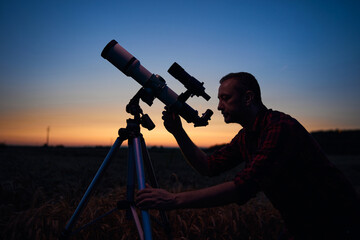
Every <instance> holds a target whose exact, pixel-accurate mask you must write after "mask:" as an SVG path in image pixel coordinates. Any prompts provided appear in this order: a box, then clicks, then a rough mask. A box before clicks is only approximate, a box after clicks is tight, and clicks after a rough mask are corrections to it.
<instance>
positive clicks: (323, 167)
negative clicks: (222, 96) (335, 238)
mask: <svg viewBox="0 0 360 240" xmlns="http://www.w3.org/2000/svg"><path fill="white" fill-rule="evenodd" d="M242 162H245V167H244V169H243V170H242V171H241V172H239V173H238V174H237V175H236V176H235V179H234V181H235V184H236V185H237V186H238V189H239V191H238V194H239V197H240V199H241V200H240V201H239V204H242V203H245V202H246V201H247V200H249V199H250V198H251V197H253V196H255V194H256V193H257V192H259V191H263V192H264V193H265V194H266V196H267V197H268V198H269V200H270V201H271V202H272V204H273V206H274V207H275V208H277V209H278V210H279V211H280V213H281V214H282V217H283V219H284V221H285V223H286V225H287V227H288V229H289V231H290V232H292V233H293V234H295V235H296V234H297V235H299V236H302V237H304V239H305V238H306V236H307V235H306V234H309V235H311V234H313V232H316V231H315V228H316V229H320V230H319V232H321V231H322V230H321V229H328V227H332V226H336V229H339V228H341V227H342V226H343V225H348V224H349V223H348V222H347V220H346V219H349V214H351V213H352V212H354V208H356V204H357V203H356V201H357V200H356V198H357V197H356V193H355V191H354V189H353V188H352V186H351V184H350V183H349V182H348V180H347V179H346V178H345V177H344V175H343V174H342V173H341V172H340V171H339V170H338V169H337V168H335V167H334V166H333V165H332V164H331V163H330V162H329V161H328V159H327V157H326V156H325V154H324V153H323V152H322V150H321V149H320V147H319V145H318V144H317V143H316V141H315V140H314V139H313V138H312V136H311V135H310V134H309V133H308V132H307V131H306V130H305V128H304V127H303V126H302V125H301V124H300V123H299V122H298V121H296V120H295V119H294V118H292V117H290V116H289V115H286V114H284V113H281V112H278V111H273V110H271V109H269V110H268V109H266V110H264V111H261V112H260V113H259V114H258V116H257V117H256V120H255V122H254V124H253V127H252V128H251V129H242V130H240V131H239V133H238V134H237V135H236V136H235V137H234V138H233V140H232V141H231V142H230V143H229V144H227V145H225V146H224V147H223V148H221V149H220V150H218V151H217V152H215V153H214V154H212V155H211V156H209V157H208V163H209V167H210V169H211V171H212V173H213V174H214V175H217V174H219V173H221V172H223V171H226V170H228V169H231V168H233V167H234V166H236V165H238V164H240V163H242ZM344 219H345V220H344ZM349 221H350V222H351V221H353V219H351V220H349ZM322 225H323V226H322ZM344 227H346V226H344ZM319 234H320V233H319ZM306 239H307V238H306Z"/></svg>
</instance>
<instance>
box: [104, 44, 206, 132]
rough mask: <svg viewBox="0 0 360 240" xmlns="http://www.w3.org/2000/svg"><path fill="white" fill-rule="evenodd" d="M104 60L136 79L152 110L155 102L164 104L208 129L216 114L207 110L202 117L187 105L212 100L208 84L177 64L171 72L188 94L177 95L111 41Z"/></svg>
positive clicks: (161, 79)
mask: <svg viewBox="0 0 360 240" xmlns="http://www.w3.org/2000/svg"><path fill="white" fill-rule="evenodd" d="M101 56H102V57H103V58H105V59H107V60H108V61H109V62H110V63H112V64H113V65H114V66H115V67H116V68H118V69H119V70H120V71H121V72H123V73H124V74H125V75H126V76H128V77H132V78H133V79H134V80H135V81H137V82H138V83H139V84H140V85H142V86H143V87H142V88H141V89H140V91H139V92H141V99H142V100H143V101H144V102H145V103H147V104H148V105H149V106H151V105H152V103H153V101H154V99H155V98H158V99H159V100H160V101H161V102H162V103H164V104H165V105H166V106H167V108H168V109H169V110H171V111H173V112H175V113H177V114H179V115H180V116H181V117H182V118H184V119H185V120H186V121H187V122H188V123H194V126H195V127H198V126H206V125H208V121H209V120H210V118H211V116H212V114H213V112H212V111H211V110H210V109H207V110H206V111H205V113H203V114H202V116H201V117H199V116H198V111H196V110H194V109H193V108H192V107H190V106H189V105H188V104H187V103H186V102H185V101H186V100H187V99H188V98H189V97H193V96H194V95H195V96H198V97H200V96H201V97H203V98H204V99H205V100H207V101H208V100H209V99H210V96H209V95H208V94H206V92H205V88H204V86H203V85H204V83H200V82H199V81H198V80H197V79H196V78H194V77H192V76H190V75H189V74H188V73H187V72H186V71H185V70H184V69H183V68H182V67H181V66H180V65H179V64H177V63H176V62H175V63H174V64H173V65H172V66H171V67H170V68H169V70H168V72H169V73H170V74H171V75H172V76H173V77H174V78H176V79H178V80H179V81H180V82H181V83H182V84H183V85H184V86H185V88H186V89H187V90H186V91H185V92H184V93H181V94H180V95H177V94H176V93H175V92H174V91H173V90H171V89H170V88H169V87H168V86H167V85H166V82H165V80H164V79H163V78H162V77H161V76H159V75H156V74H153V73H151V72H150V71H148V70H147V69H146V68H145V67H144V66H142V65H141V64H140V61H139V60H138V59H136V58H135V57H134V56H133V55H132V54H130V53H129V52H128V51H126V50H125V49H124V48H123V47H122V46H120V45H119V44H118V42H117V41H115V40H112V41H110V42H109V43H108V44H107V45H106V46H105V48H104V50H103V51H102V53H101Z"/></svg>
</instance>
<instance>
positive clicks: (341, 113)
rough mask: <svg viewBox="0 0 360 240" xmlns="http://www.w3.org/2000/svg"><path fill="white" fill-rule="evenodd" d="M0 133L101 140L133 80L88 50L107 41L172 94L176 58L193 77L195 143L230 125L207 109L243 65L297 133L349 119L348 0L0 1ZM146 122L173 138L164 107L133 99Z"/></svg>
mask: <svg viewBox="0 0 360 240" xmlns="http://www.w3.org/2000/svg"><path fill="white" fill-rule="evenodd" d="M0 30H1V34H0V53H1V54H0V143H5V144H9V145H10V144H25V145H43V144H44V143H45V141H46V130H47V128H48V126H50V145H59V144H62V145H65V146H74V145H76V146H84V145H111V144H112V143H113V141H114V140H115V138H116V137H117V130H118V128H120V127H125V126H126V122H125V121H126V119H127V118H129V117H130V115H129V114H127V113H126V112H125V106H126V104H127V103H128V101H129V100H130V99H131V98H132V96H133V95H134V94H135V93H136V92H137V90H138V89H140V87H141V86H140V85H139V84H138V83H137V82H135V81H134V80H133V79H131V78H129V77H126V76H125V75H124V74H123V73H121V72H120V71H119V70H117V69H116V68H115V67H114V66H113V65H111V64H110V63H109V62H108V61H107V60H105V59H103V58H102V57H101V56H100V54H101V51H102V50H103V48H104V47H105V45H106V44H107V43H108V42H109V41H110V40H112V39H115V40H117V41H118V42H119V44H120V45H122V46H123V47H124V48H125V49H127V50H128V51H129V52H130V53H132V54H133V55H134V56H135V57H137V58H138V59H139V60H140V61H141V64H142V65H143V66H144V67H146V68H147V69H148V70H149V71H150V72H153V73H156V74H159V75H161V76H162V77H163V78H164V79H165V80H166V82H167V85H168V86H169V87H170V88H171V89H173V90H174V91H175V92H177V93H178V94H180V93H181V92H183V91H185V88H184V87H183V86H182V84H181V83H179V82H178V81H177V80H175V79H174V78H173V77H171V76H170V74H168V73H167V70H168V68H169V67H170V66H171V65H172V63H173V62H175V61H176V62H178V63H179V64H180V65H181V66H182V67H183V68H184V69H185V70H186V71H187V72H188V73H190V74H191V75H193V76H194V77H196V78H197V79H198V80H200V81H201V82H204V83H205V85H204V86H205V87H206V92H207V93H208V94H209V95H210V96H211V97H212V98H211V99H210V101H208V102H207V101H205V100H204V99H202V98H197V97H194V98H192V99H190V100H189V101H188V103H189V104H190V105H191V106H192V107H193V108H194V109H196V110H198V111H199V112H200V113H203V112H204V111H205V110H206V109H208V108H209V109H212V110H213V111H214V112H215V113H214V116H213V118H212V120H211V121H210V124H209V126H207V127H201V128H194V127H193V126H192V124H188V123H186V122H185V121H183V125H184V126H185V128H186V130H187V131H188V133H189V135H190V137H191V138H192V139H193V140H194V142H195V143H197V144H198V145H200V146H204V147H206V146H211V145H214V144H221V143H225V142H228V141H230V140H231V139H232V137H233V136H234V135H235V134H236V133H237V131H238V130H239V129H240V128H241V127H240V126H239V125H235V124H228V125H227V124H225V123H224V122H223V118H222V116H221V114H220V113H219V112H218V111H217V110H216V109H217V89H218V86H219V83H218V81H219V79H220V78H221V77H222V76H224V75H226V74H227V73H229V72H238V71H246V72H250V73H252V74H253V75H254V76H255V77H256V78H257V79H258V81H259V83H260V87H261V89H262V94H263V101H264V103H265V105H266V106H267V107H268V108H272V109H276V110H280V111H284V112H286V113H288V114H290V115H292V116H293V117H295V118H297V119H298V120H299V121H300V122H301V123H302V124H303V125H304V127H305V128H306V129H307V130H309V131H316V130H333V129H359V128H360V107H359V106H360V94H359V93H360V44H359V43H360V1H355V0H354V1H347V0H346V1H340V0H339V1H316V0H315V1H307V0H306V1H300V0H299V1H241V0H238V1H226V0H221V1H209V0H208V1H76V0H74V1H70V0H65V1H49V0H48V1H45V0H44V1H38V0H33V1H24V0H21V1H11V0H5V1H4V0H2V1H1V3H0ZM141 106H142V108H143V110H144V112H145V113H148V114H149V115H150V117H151V118H152V119H153V121H154V122H155V124H156V128H155V129H154V130H152V131H148V130H146V129H143V130H142V133H143V134H144V137H145V139H146V142H147V144H148V145H158V146H159V145H162V146H174V145H175V144H176V143H175V141H174V139H173V137H172V136H171V135H170V134H169V133H167V132H166V130H165V129H164V127H163V124H162V120H161V112H162V109H163V107H164V105H163V104H162V103H161V102H159V101H158V100H155V102H154V104H153V106H152V107H148V106H147V105H146V104H144V103H141Z"/></svg>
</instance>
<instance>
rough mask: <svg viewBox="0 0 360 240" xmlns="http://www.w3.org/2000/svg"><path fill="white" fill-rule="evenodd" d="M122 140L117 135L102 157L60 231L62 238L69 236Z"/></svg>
mask: <svg viewBox="0 0 360 240" xmlns="http://www.w3.org/2000/svg"><path fill="white" fill-rule="evenodd" d="M123 141H124V140H123V139H122V138H120V137H118V138H117V139H116V141H115V142H114V144H113V146H112V147H111V149H110V151H109V153H108V154H107V156H106V158H105V159H104V161H103V163H102V164H101V166H100V168H99V169H98V171H97V172H96V175H95V177H94V178H93V180H92V181H91V183H90V185H89V187H88V188H87V190H86V192H85V194H84V196H83V197H82V199H81V201H80V203H79V205H78V206H77V208H76V210H75V212H74V213H73V215H72V217H71V218H70V220H69V222H68V223H67V225H66V227H65V229H64V231H63V233H62V238H65V239H66V238H67V237H69V236H70V234H71V231H72V228H73V227H74V226H75V224H76V221H77V220H78V218H79V216H80V214H81V213H82V211H83V210H84V208H85V206H86V204H87V203H88V201H89V199H90V196H91V194H92V192H93V190H94V187H95V185H96V184H97V183H98V181H99V180H100V178H101V177H102V175H103V173H104V171H105V170H106V168H107V167H108V166H109V164H110V162H111V160H112V159H113V156H114V155H115V153H116V152H117V150H118V149H119V148H120V146H121V144H122V142H123Z"/></svg>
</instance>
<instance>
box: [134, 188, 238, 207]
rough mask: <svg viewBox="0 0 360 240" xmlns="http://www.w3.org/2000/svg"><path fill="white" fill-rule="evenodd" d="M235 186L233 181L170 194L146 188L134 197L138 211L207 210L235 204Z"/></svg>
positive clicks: (236, 191) (236, 194)
mask: <svg viewBox="0 0 360 240" xmlns="http://www.w3.org/2000/svg"><path fill="white" fill-rule="evenodd" d="M238 199H239V194H238V189H237V186H236V185H235V183H234V182H233V181H230V182H225V183H222V184H219V185H215V186H212V187H208V188H203V189H199V190H194V191H188V192H180V193H170V192H168V191H166V190H163V189H159V188H151V187H149V186H148V187H147V188H145V189H143V190H140V191H139V192H138V193H137V196H136V205H137V207H139V208H140V209H164V210H171V209H179V208H209V207H217V206H222V205H226V204H229V203H233V202H237V201H238Z"/></svg>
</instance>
